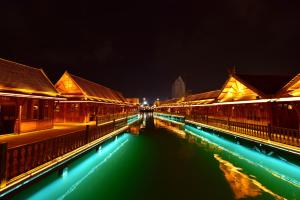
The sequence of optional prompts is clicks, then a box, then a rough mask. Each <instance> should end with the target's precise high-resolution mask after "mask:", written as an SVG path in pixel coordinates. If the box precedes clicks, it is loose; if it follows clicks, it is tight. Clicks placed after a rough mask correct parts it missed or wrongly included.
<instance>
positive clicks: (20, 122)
mask: <svg viewBox="0 0 300 200" xmlns="http://www.w3.org/2000/svg"><path fill="white" fill-rule="evenodd" d="M22 108H23V107H22V105H19V117H18V118H19V128H18V129H19V130H18V134H20V133H21V124H22Z"/></svg>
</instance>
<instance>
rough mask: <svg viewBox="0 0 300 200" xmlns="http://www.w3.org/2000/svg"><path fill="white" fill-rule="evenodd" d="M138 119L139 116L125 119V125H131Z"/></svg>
mask: <svg viewBox="0 0 300 200" xmlns="http://www.w3.org/2000/svg"><path fill="white" fill-rule="evenodd" d="M139 119H140V115H135V116H132V117H129V118H128V119H127V124H132V123H134V122H135V121H137V120H139Z"/></svg>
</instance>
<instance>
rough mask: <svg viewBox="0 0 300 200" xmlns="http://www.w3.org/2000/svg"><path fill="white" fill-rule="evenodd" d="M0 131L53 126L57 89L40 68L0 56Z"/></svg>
mask: <svg viewBox="0 0 300 200" xmlns="http://www.w3.org/2000/svg"><path fill="white" fill-rule="evenodd" d="M0 71H1V74H0V134H7V133H23V132H28V131H37V130H42V129H48V128H52V127H53V119H54V115H53V112H54V107H55V101H56V100H59V99H60V98H58V92H57V91H56V89H55V87H54V86H53V85H52V83H51V82H50V80H49V79H48V77H47V76H46V74H45V73H44V72H43V70H42V69H36V68H32V67H29V66H26V65H22V64H19V63H15V62H12V61H8V60H4V59H0Z"/></svg>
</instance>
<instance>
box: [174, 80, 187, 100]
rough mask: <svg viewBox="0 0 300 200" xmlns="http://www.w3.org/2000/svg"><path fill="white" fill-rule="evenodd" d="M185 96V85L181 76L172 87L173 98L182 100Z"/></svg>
mask: <svg viewBox="0 0 300 200" xmlns="http://www.w3.org/2000/svg"><path fill="white" fill-rule="evenodd" d="M183 96H185V83H184V81H183V79H182V78H181V76H179V77H178V78H177V79H176V80H175V81H174V83H173V85H172V98H180V97H183Z"/></svg>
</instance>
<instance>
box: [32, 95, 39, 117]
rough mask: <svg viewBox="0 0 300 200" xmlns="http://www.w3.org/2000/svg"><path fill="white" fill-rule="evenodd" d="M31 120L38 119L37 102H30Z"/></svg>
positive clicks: (35, 100)
mask: <svg viewBox="0 0 300 200" xmlns="http://www.w3.org/2000/svg"><path fill="white" fill-rule="evenodd" d="M32 119H39V100H37V99H34V100H32Z"/></svg>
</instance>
